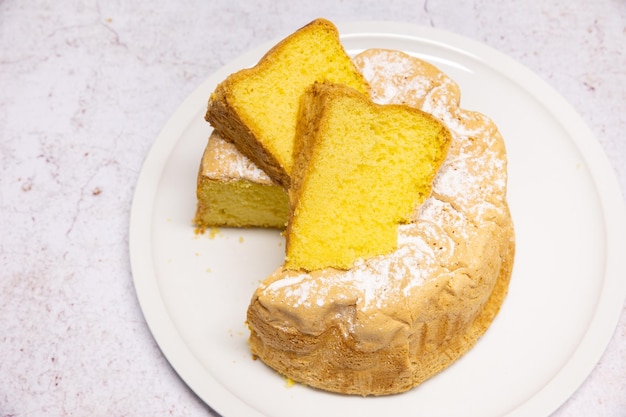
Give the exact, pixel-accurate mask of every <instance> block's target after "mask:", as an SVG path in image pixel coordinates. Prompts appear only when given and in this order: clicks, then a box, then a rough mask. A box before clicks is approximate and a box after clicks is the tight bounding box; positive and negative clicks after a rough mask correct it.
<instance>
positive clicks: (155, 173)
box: [130, 23, 626, 417]
mask: <svg viewBox="0 0 626 417" xmlns="http://www.w3.org/2000/svg"><path fill="white" fill-rule="evenodd" d="M339 30H340V32H341V35H342V42H343V43H344V46H345V47H346V49H347V51H348V52H349V53H350V54H356V53H358V52H360V51H362V50H364V49H367V48H392V49H399V50H402V51H405V52H407V53H409V54H412V55H415V56H418V57H420V58H423V59H425V60H427V61H430V62H431V63H433V64H435V65H436V66H438V67H439V68H440V69H441V70H443V71H444V72H446V73H447V74H448V75H449V76H451V77H452V78H453V79H454V80H455V81H456V82H457V83H458V84H459V85H460V87H461V91H462V107H464V108H466V109H470V110H476V111H480V112H482V113H485V114H487V115H489V116H490V117H491V118H492V119H493V120H494V121H495V122H496V124H497V125H498V126H499V128H500V130H501V132H502V135H503V136H504V138H505V142H506V146H507V151H508V157H509V203H510V207H511V211H512V215H513V220H514V222H515V228H516V236H517V254H516V259H515V267H514V271H513V277H512V280H511V286H510V289H509V296H508V298H507V299H506V300H505V302H504V305H503V307H502V310H501V312H500V314H499V315H498V317H497V318H496V320H495V321H494V323H493V325H492V326H491V327H490V329H489V330H488V331H487V333H486V335H485V336H484V337H483V338H482V339H480V340H479V342H478V344H477V345H476V346H475V347H474V348H473V349H472V350H471V351H470V352H469V353H468V354H467V355H465V356H464V357H463V358H461V359H460V360H459V361H458V362H456V363H454V364H453V365H452V366H451V367H449V368H448V369H446V370H445V371H444V372H442V373H441V374H439V375H437V376H435V377H434V378H432V379H430V380H428V381H427V382H425V383H424V384H422V385H420V386H419V387H417V388H415V389H413V390H411V391H409V392H407V393H404V394H401V395H395V396H387V397H380V398H361V397H348V396H341V395H334V394H329V393H325V392H321V391H317V390H314V389H310V388H307V387H304V386H300V385H296V386H291V387H289V386H288V385H287V383H286V381H285V380H283V378H281V377H280V376H278V375H277V374H276V373H274V372H273V371H271V370H270V369H269V368H267V367H266V366H265V365H263V363H261V362H260V361H254V360H253V359H252V357H251V355H250V352H249V350H248V346H247V337H248V330H247V328H246V326H245V314H246V309H247V306H248V302H249V300H250V297H251V295H252V292H253V291H254V289H255V288H256V286H257V285H258V283H259V281H260V280H262V279H263V278H265V277H266V276H267V275H268V274H269V273H270V272H271V271H273V270H274V268H276V267H277V266H278V265H280V264H281V262H282V259H283V253H284V242H283V238H282V237H281V236H280V235H279V233H278V232H276V231H271V230H241V229H221V230H216V231H212V232H207V233H205V234H204V235H196V234H195V233H194V228H193V226H192V224H191V220H192V218H193V215H194V211H195V205H196V197H195V187H196V174H197V170H198V165H199V162H200V157H201V155H202V152H203V150H204V147H205V145H206V141H207V138H208V136H209V133H210V130H211V129H210V127H209V125H208V124H207V123H206V122H205V121H204V119H203V116H204V112H205V108H206V102H207V99H208V97H209V94H210V93H211V91H213V89H214V88H215V86H216V84H217V83H218V82H220V81H221V80H223V79H224V78H225V77H226V76H227V75H228V74H230V73H231V72H234V71H236V70H238V69H240V68H243V67H247V66H251V65H253V64H254V63H256V61H257V60H258V59H259V58H260V57H261V56H262V55H263V54H264V53H265V52H266V51H267V50H268V49H269V47H270V46H271V45H272V44H273V43H268V44H265V45H263V46H261V47H260V48H257V49H255V50H253V51H251V52H249V53H247V54H245V55H243V56H241V57H240V58H239V59H237V60H235V61H234V62H232V63H231V64H229V65H227V66H226V67H224V68H222V69H221V70H220V71H218V72H217V73H215V74H213V75H212V76H211V77H209V78H208V79H207V80H206V82H204V83H203V84H202V85H201V86H200V87H199V88H198V89H197V90H196V91H195V92H194V93H193V94H192V95H191V96H190V97H189V98H188V99H187V100H186V101H185V102H184V103H183V104H182V105H181V106H180V108H179V109H178V110H177V111H176V113H175V114H174V115H173V117H172V118H171V120H170V121H169V122H168V123H167V124H166V126H165V127H164V129H163V130H162V132H161V134H160V135H159V137H158V138H157V140H156V142H155V143H154V146H153V148H152V150H151V151H150V153H149V155H148V157H147V158H146V160H145V163H144V166H143V169H142V172H141V174H140V177H139V181H138V183H137V188H136V191H135V197H134V201H133V207H132V213H131V225H130V254H131V261H132V271H133V276H134V282H135V287H136V291H137V295H138V298H139V302H140V304H141V308H142V309H143V312H144V315H145V318H146V321H147V322H148V325H149V326H150V329H151V331H152V333H153V335H154V337H155V339H156V341H157V343H158V344H159V346H160V348H161V349H162V351H163V353H164V354H165V356H166V357H167V359H168V360H169V361H170V363H171V364H172V366H173V367H174V368H175V369H176V371H177V372H178V374H179V375H180V376H181V377H182V379H183V380H184V381H185V382H186V383H187V384H188V385H189V386H190V387H191V389H193V390H194V391H195V392H196V393H197V394H198V395H199V396H200V397H201V398H202V399H203V400H204V401H205V402H206V403H207V404H208V405H209V406H210V407H211V408H213V409H214V410H216V411H217V412H219V413H220V414H221V415H223V416H225V417H245V416H271V417H286V416H289V417H291V416H294V415H297V416H300V417H306V416H316V417H317V416H320V415H324V416H331V415H356V416H361V417H365V416H382V415H394V416H399V417H400V416H405V415H406V416H408V415H413V414H414V413H415V410H419V412H420V414H422V415H428V416H451V415H464V416H480V417H486V416H528V415H533V416H542V415H548V414H550V413H551V412H552V411H554V410H555V409H556V408H557V407H558V406H559V405H560V404H562V403H563V402H564V401H565V400H566V399H567V398H568V397H569V396H570V395H571V394H572V393H573V392H574V390H575V389H576V388H577V387H578V386H579V385H580V384H581V383H582V381H583V380H584V379H585V378H586V376H587V375H588V374H589V373H590V372H591V370H592V369H593V367H594V365H595V364H596V362H597V361H598V359H599V358H600V356H601V354H602V352H603V350H604V348H605V347H606V345H607V343H608V341H609V340H610V337H611V335H612V332H613V330H614V328H615V325H616V323H617V319H618V316H619V313H620V311H621V307H622V304H623V302H624V297H625V295H626V281H625V280H624V279H623V277H624V276H626V264H624V263H623V262H620V259H619V257H620V256H621V257H623V254H624V251H625V249H626V220H625V219H626V215H625V210H624V202H623V200H622V197H621V193H620V190H619V188H618V185H617V181H616V179H615V177H614V174H613V171H612V169H611V168H610V166H609V164H608V162H607V159H606V158H605V156H604V154H603V152H602V150H601V149H600V147H599V145H598V143H597V142H596V140H595V139H594V137H593V136H592V135H591V133H590V132H589V130H588V129H587V127H586V126H585V124H584V123H583V121H582V120H581V118H580V117H579V116H578V115H577V114H576V113H575V112H574V111H573V110H572V108H571V107H570V106H569V105H568V104H567V103H566V102H565V101H564V100H563V99H562V98H561V97H560V96H559V95H558V94H556V93H555V92H554V90H553V89H552V88H550V87H549V86H548V85H547V84H545V83H544V82H543V81H541V80H540V79H539V78H538V77H537V76H535V75H534V74H532V73H531V72H529V71H528V70H527V69H525V68H524V67H522V66H520V65H519V64H517V63H516V62H514V61H512V60H511V59H509V58H507V57H505V56H503V55H502V54H500V53H498V52H496V51H494V50H493V49H490V48H488V47H486V46H484V45H482V44H479V43H476V42H473V41H470V40H468V39H465V38H462V37H459V36H457V35H453V34H450V33H447V32H441V31H438V30H433V29H430V28H422V27H415V26H409V25H403V24H397V23H360V24H348V25H343V26H339ZM486 398H488V399H489V400H488V401H486V400H485V399H486Z"/></svg>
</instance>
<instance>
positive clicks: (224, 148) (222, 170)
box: [202, 131, 273, 184]
mask: <svg viewBox="0 0 626 417" xmlns="http://www.w3.org/2000/svg"><path fill="white" fill-rule="evenodd" d="M202 168H203V171H202V175H204V176H205V177H207V178H209V179H214V180H217V181H239V180H244V181H251V182H255V183H259V184H273V182H272V180H271V179H270V177H269V176H268V175H267V174H266V173H265V172H264V171H263V170H261V169H260V168H259V167H257V166H256V165H255V164H254V163H253V162H252V161H251V160H250V159H248V158H247V157H246V156H244V155H242V154H241V153H240V152H239V151H238V150H237V147H236V146H235V145H234V144H232V143H231V142H228V141H226V140H225V139H223V138H222V136H221V135H220V134H219V133H218V132H217V131H213V132H212V134H211V136H210V137H209V143H208V144H207V147H206V150H205V154H204V157H203V161H202Z"/></svg>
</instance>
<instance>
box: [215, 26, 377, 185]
mask: <svg viewBox="0 0 626 417" xmlns="http://www.w3.org/2000/svg"><path fill="white" fill-rule="evenodd" d="M323 81H329V82H333V83H339V84H346V85H348V86H351V87H353V88H355V89H357V90H359V91H361V92H363V93H365V92H367V91H368V85H367V82H366V81H365V79H364V78H363V76H362V75H361V73H360V72H359V71H358V70H357V68H356V67H355V65H354V64H353V63H352V61H351V59H350V57H349V56H348V54H347V53H346V51H345V50H344V48H343V46H342V44H341V42H340V39H339V33H338V31H337V28H336V27H335V26H334V25H333V24H332V23H331V22H329V21H328V20H324V19H317V20H314V21H313V22H311V23H309V24H308V25H306V26H304V27H303V28H301V29H299V30H298V31H296V32H294V33H293V34H291V35H290V36H288V37H287V38H285V39H284V40H282V41H281V42H279V43H278V44H277V45H276V46H274V47H273V48H272V49H271V50H269V51H268V52H267V54H265V55H264V56H263V58H261V60H260V61H259V62H258V63H257V65H255V66H254V67H252V68H247V69H243V70H241V71H239V72H236V73H234V74H231V75H230V76H229V77H227V78H226V79H225V80H224V81H223V82H222V83H220V84H219V85H218V86H217V87H216V89H215V91H214V92H213V94H212V95H211V97H210V99H209V103H208V108H207V112H206V116H205V118H206V120H207V121H208V122H209V123H211V125H212V126H213V127H215V128H216V130H218V131H220V132H221V133H222V135H223V136H224V138H225V139H227V140H229V141H232V142H233V143H235V145H236V146H237V148H238V149H239V151H240V152H241V153H243V154H244V155H246V156H247V157H248V158H250V159H251V160H252V161H253V162H254V163H255V164H256V165H257V166H258V167H259V168H260V169H262V170H263V171H265V172H266V173H267V174H268V175H269V176H270V178H272V180H274V181H275V182H276V183H278V184H280V185H282V186H284V187H285V188H288V187H289V185H290V175H291V170H292V166H293V143H294V135H295V129H296V117H297V113H298V106H299V103H300V97H301V96H302V94H303V93H304V91H305V90H306V88H308V87H309V86H310V85H311V84H313V83H314V82H323Z"/></svg>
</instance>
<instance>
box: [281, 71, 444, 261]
mask: <svg viewBox="0 0 626 417" xmlns="http://www.w3.org/2000/svg"><path fill="white" fill-rule="evenodd" d="M450 139H451V136H450V132H449V131H448V129H447V128H446V127H445V125H443V123H441V122H440V121H439V120H437V119H435V118H434V117H433V116H431V115H429V114H427V113H424V112H422V111H421V110H418V109H416V108H412V107H409V106H405V105H379V104H375V103H374V102H373V101H371V99H370V98H369V97H368V96H366V95H365V94H362V93H360V92H359V91H356V90H354V89H353V88H350V87H347V86H345V85H340V84H330V83H320V84H314V85H312V86H311V87H310V88H309V89H308V90H307V91H306V93H305V95H304V96H303V98H302V101H301V105H300V113H299V118H298V125H297V130H296V142H295V149H294V160H295V163H294V168H293V171H292V187H291V188H290V190H289V197H290V204H291V213H290V217H289V222H288V225H287V231H286V240H287V256H286V263H285V267H286V268H287V269H303V270H307V271H311V270H317V269H322V268H326V267H334V268H340V269H349V268H350V267H352V265H353V264H354V262H355V261H356V260H357V259H358V258H368V257H372V256H376V255H383V254H388V253H390V252H392V251H394V250H395V249H396V247H397V235H398V226H399V224H401V223H406V222H407V221H408V220H409V218H410V217H411V215H412V214H413V213H414V212H415V210H416V208H417V207H418V206H419V204H421V203H422V202H423V201H424V199H425V198H427V197H428V196H429V195H430V192H431V188H432V182H433V179H434V177H435V174H436V173H437V170H438V169H439V167H440V166H441V164H442V162H443V160H444V159H445V156H446V153H447V149H448V145H449V143H450Z"/></svg>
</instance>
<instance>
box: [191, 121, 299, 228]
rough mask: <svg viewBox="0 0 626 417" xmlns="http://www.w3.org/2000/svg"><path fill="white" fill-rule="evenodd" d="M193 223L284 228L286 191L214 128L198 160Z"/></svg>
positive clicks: (286, 210) (200, 226)
mask: <svg viewBox="0 0 626 417" xmlns="http://www.w3.org/2000/svg"><path fill="white" fill-rule="evenodd" d="M196 196H197V200H198V204H197V206H196V214H195V217H194V220H193V223H194V224H195V225H196V227H197V228H198V229H200V230H204V229H206V228H208V227H215V226H225V227H270V228H277V229H284V227H285V225H286V224H287V218H288V213H289V203H288V200H287V193H286V192H285V190H283V188H282V187H280V186H278V185H276V184H275V183H274V182H273V181H272V180H271V179H270V178H269V177H268V176H267V174H265V172H263V171H261V170H260V169H259V168H258V167H257V166H256V165H254V164H253V163H252V162H251V161H250V160H249V159H248V158H246V157H245V156H243V155H241V153H239V152H238V151H237V149H236V148H235V145H233V144H232V143H231V142H227V141H225V140H224V139H223V138H222V136H221V135H220V134H219V133H218V132H217V131H216V130H214V131H213V132H212V133H211V136H210V137H209V140H208V142H207V146H206V148H205V150H204V153H203V155H202V160H201V161H200V169H199V170H198V180H197V182H196Z"/></svg>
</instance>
